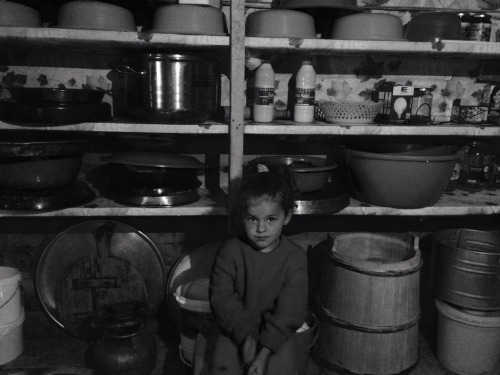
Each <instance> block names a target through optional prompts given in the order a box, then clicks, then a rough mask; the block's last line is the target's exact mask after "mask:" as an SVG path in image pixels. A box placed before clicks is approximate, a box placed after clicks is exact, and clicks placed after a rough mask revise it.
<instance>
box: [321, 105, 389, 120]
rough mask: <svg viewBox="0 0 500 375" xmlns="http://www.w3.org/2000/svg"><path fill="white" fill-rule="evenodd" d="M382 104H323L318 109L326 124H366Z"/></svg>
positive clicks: (372, 118) (373, 117)
mask: <svg viewBox="0 0 500 375" xmlns="http://www.w3.org/2000/svg"><path fill="white" fill-rule="evenodd" d="M383 104H384V103H383V102H379V103H375V102H372V101H364V102H344V101H339V102H323V103H320V105H319V107H320V109H321V111H322V112H323V114H324V115H325V119H326V121H327V122H333V123H346V124H367V123H371V122H373V120H374V119H375V116H376V115H377V113H379V112H380V110H381V109H382V106H383Z"/></svg>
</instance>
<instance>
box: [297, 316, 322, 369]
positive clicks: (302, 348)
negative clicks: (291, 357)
mask: <svg viewBox="0 0 500 375" xmlns="http://www.w3.org/2000/svg"><path fill="white" fill-rule="evenodd" d="M306 323H307V325H308V326H309V328H308V329H306V330H305V331H297V332H295V334H294V335H293V336H292V340H293V342H294V344H295V352H296V353H297V365H296V368H297V375H304V374H305V373H306V370H307V365H308V363H309V352H310V350H311V348H312V347H313V345H314V343H315V342H316V339H317V337H318V330H319V322H318V319H317V318H316V316H315V315H314V314H313V313H311V312H309V313H308V314H307V317H306Z"/></svg>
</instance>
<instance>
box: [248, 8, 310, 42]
mask: <svg viewBox="0 0 500 375" xmlns="http://www.w3.org/2000/svg"><path fill="white" fill-rule="evenodd" d="M245 27H246V35H247V36H253V37H267V38H297V39H314V38H316V27H315V25H314V18H313V16H311V15H310V14H307V13H304V12H299V11H295V10H288V9H267V10H260V11H256V12H253V13H250V14H249V15H248V16H247V19H246V26H245Z"/></svg>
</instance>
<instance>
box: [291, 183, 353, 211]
mask: <svg viewBox="0 0 500 375" xmlns="http://www.w3.org/2000/svg"><path fill="white" fill-rule="evenodd" d="M294 201H295V208H294V210H293V213H294V214H297V215H301V214H304V215H314V214H327V213H328V214H333V213H336V212H339V211H342V210H343V209H344V208H346V207H347V206H349V203H350V200H349V195H348V194H347V190H346V189H345V188H344V187H342V186H340V185H338V184H334V183H326V185H325V187H324V188H323V189H321V190H319V191H314V192H310V193H301V194H297V195H296V196H295V199H294Z"/></svg>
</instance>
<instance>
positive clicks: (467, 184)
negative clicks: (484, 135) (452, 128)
mask: <svg viewBox="0 0 500 375" xmlns="http://www.w3.org/2000/svg"><path fill="white" fill-rule="evenodd" d="M492 161H493V157H492V154H491V153H490V152H489V150H488V147H486V146H485V145H484V144H483V143H481V142H479V141H472V142H471V143H469V144H467V145H466V146H465V147H464V149H463V158H462V163H461V166H460V176H459V185H460V187H461V188H463V189H464V190H481V189H482V187H483V185H484V184H485V183H486V182H488V181H489V180H490V174H491V167H492Z"/></svg>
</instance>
